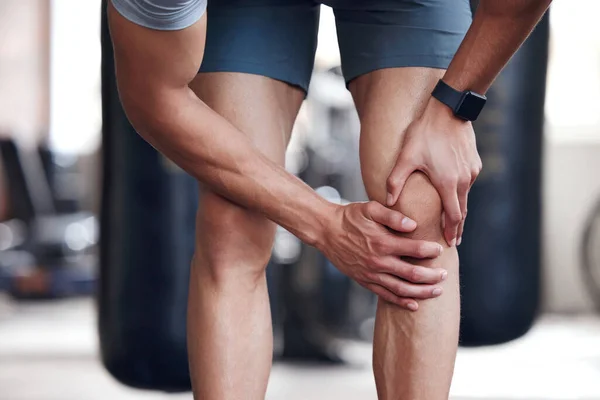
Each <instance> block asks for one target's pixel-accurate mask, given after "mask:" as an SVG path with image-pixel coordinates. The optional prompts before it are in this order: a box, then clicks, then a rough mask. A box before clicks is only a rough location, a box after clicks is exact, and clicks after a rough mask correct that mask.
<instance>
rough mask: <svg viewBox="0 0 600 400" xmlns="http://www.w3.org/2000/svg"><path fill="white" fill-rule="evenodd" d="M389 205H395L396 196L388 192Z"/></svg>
mask: <svg viewBox="0 0 600 400" xmlns="http://www.w3.org/2000/svg"><path fill="white" fill-rule="evenodd" d="M387 205H388V206H390V207H391V206H393V205H394V197H393V196H392V194H391V193H388V195H387Z"/></svg>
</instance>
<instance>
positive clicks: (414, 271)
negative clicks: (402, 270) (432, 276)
mask: <svg viewBox="0 0 600 400" xmlns="http://www.w3.org/2000/svg"><path fill="white" fill-rule="evenodd" d="M422 279H423V276H422V275H421V272H420V271H419V268H418V267H411V268H410V280H411V282H415V283H416V282H421V280H422Z"/></svg>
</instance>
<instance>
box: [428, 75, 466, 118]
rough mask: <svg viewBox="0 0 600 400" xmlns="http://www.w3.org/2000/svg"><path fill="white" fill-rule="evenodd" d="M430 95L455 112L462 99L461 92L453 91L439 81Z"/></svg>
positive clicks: (450, 87)
mask: <svg viewBox="0 0 600 400" xmlns="http://www.w3.org/2000/svg"><path fill="white" fill-rule="evenodd" d="M431 95H432V96H433V97H435V98H436V99H438V100H439V101H441V102H442V103H444V104H445V105H447V106H448V107H450V108H451V109H452V111H454V112H456V108H457V106H458V105H459V104H460V101H461V99H462V97H463V92H461V91H458V90H456V89H454V88H453V87H452V86H450V85H448V84H446V82H444V81H443V80H441V79H440V80H439V81H438V83H437V85H435V88H434V89H433V92H431Z"/></svg>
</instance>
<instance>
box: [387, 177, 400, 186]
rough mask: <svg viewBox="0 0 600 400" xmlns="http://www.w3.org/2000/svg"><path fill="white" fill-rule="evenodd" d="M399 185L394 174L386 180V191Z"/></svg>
mask: <svg viewBox="0 0 600 400" xmlns="http://www.w3.org/2000/svg"><path fill="white" fill-rule="evenodd" d="M399 184H400V182H399V179H398V178H397V177H396V175H395V174H392V175H390V176H389V177H388V178H387V181H386V185H387V187H388V189H395V188H396V187H397V186H398V185H399Z"/></svg>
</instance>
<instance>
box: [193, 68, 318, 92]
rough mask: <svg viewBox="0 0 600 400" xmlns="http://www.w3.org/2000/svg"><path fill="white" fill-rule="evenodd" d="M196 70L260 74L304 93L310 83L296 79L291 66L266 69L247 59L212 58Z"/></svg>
mask: <svg viewBox="0 0 600 400" xmlns="http://www.w3.org/2000/svg"><path fill="white" fill-rule="evenodd" d="M198 72H199V73H202V72H239V73H242V74H252V75H260V76H264V77H267V78H271V79H275V80H278V81H281V82H284V83H287V84H288V85H291V86H295V87H298V88H300V89H302V90H303V91H304V94H305V95H306V94H307V93H308V86H309V84H310V78H309V79H308V80H302V79H298V77H297V76H298V74H294V73H293V72H294V70H293V68H287V67H283V68H272V66H271V67H270V68H269V69H267V68H266V67H265V65H264V64H262V63H261V64H259V63H253V62H248V61H230V60H228V61H224V60H213V61H211V62H206V63H205V62H202V65H201V66H200V71H198Z"/></svg>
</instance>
